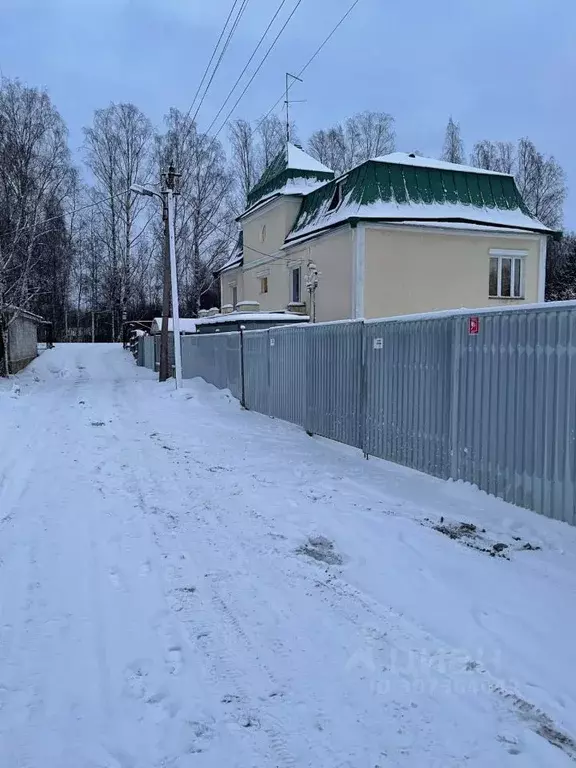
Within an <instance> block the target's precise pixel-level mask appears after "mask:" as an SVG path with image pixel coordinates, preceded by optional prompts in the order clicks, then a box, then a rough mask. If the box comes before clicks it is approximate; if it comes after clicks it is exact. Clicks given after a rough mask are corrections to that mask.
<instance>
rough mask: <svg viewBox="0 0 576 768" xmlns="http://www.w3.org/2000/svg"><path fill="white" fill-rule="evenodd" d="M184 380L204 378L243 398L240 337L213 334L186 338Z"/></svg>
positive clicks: (184, 341)
mask: <svg viewBox="0 0 576 768" xmlns="http://www.w3.org/2000/svg"><path fill="white" fill-rule="evenodd" d="M182 376H183V377H184V378H185V379H191V378H194V377H195V376H201V377H202V378H203V379H206V381H208V382H210V384H214V385H215V386H217V387H219V388H220V389H229V390H230V392H232V394H233V395H234V397H240V394H241V386H240V334H238V333H211V334H194V335H191V336H183V337H182Z"/></svg>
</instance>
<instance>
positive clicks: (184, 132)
mask: <svg viewBox="0 0 576 768" xmlns="http://www.w3.org/2000/svg"><path fill="white" fill-rule="evenodd" d="M157 162H158V168H159V169H165V168H166V167H167V166H168V165H169V164H170V163H173V164H174V165H175V166H176V168H177V169H178V170H179V171H180V172H181V174H182V176H181V179H180V192H181V194H180V196H178V197H177V198H176V233H175V234H176V255H177V261H178V273H179V278H180V283H181V297H182V309H183V310H184V311H185V312H186V313H187V314H190V315H192V316H196V315H197V314H198V311H199V309H200V302H201V297H202V295H203V293H204V292H205V291H206V290H207V288H208V287H209V286H210V285H211V283H212V282H213V277H212V272H213V270H215V269H216V268H217V267H218V266H220V265H221V263H222V261H223V260H224V259H225V258H227V255H228V253H229V251H230V240H232V239H233V233H234V231H235V225H234V216H233V213H232V203H231V196H232V192H233V179H232V174H231V173H230V171H229V168H228V166H227V163H226V157H225V155H224V151H223V149H222V145H221V144H220V142H218V141H214V139H212V138H210V137H209V136H207V135H206V134H203V133H200V132H198V130H197V128H196V125H195V124H194V123H193V122H192V121H191V119H190V118H189V117H186V116H184V115H183V114H182V113H181V112H180V111H178V110H177V109H172V110H170V113H169V114H168V115H167V117H166V132H165V134H164V135H162V136H160V137H158V139H157Z"/></svg>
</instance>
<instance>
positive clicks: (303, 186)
mask: <svg viewBox="0 0 576 768" xmlns="http://www.w3.org/2000/svg"><path fill="white" fill-rule="evenodd" d="M326 183H327V181H326V180H324V181H320V180H319V179H307V178H305V177H299V178H296V179H288V181H287V182H286V184H284V186H283V187H280V188H279V189H275V190H274V191H273V192H270V194H269V195H264V197H261V198H260V200H258V202H256V203H254V205H252V206H251V207H250V208H247V209H246V210H245V211H244V212H243V213H241V214H240V215H239V216H238V217H237V219H236V221H241V220H242V219H244V218H246V217H247V216H250V215H251V214H253V213H256V211H259V210H260V209H261V208H265V207H266V204H267V203H270V202H271V201H272V200H275V199H276V198H277V197H280V196H281V195H286V196H288V195H300V196H301V197H302V196H304V195H309V194H310V192H314V190H315V189H318V187H321V186H323V185H324V184H326ZM223 269H226V267H223Z"/></svg>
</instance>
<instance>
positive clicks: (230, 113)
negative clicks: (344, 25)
mask: <svg viewBox="0 0 576 768" xmlns="http://www.w3.org/2000/svg"><path fill="white" fill-rule="evenodd" d="M358 1H359V0H356V2H358ZM301 4H302V0H298V2H297V3H296V5H295V6H294V8H293V9H292V11H291V12H290V15H289V16H288V18H287V19H286V21H285V22H284V24H283V25H282V27H281V29H280V31H279V32H278V34H277V35H276V37H275V38H274V40H273V41H272V43H271V44H270V46H269V48H268V50H267V51H266V53H265V54H264V58H263V59H262V61H261V62H260V64H259V65H258V66H257V67H256V70H255V72H254V73H253V74H252V77H251V78H250V80H248V82H247V83H246V87H245V88H244V90H243V91H242V93H241V94H240V96H239V97H238V99H237V100H236V103H235V104H234V106H233V107H232V109H231V110H230V112H228V114H227V115H226V117H225V119H224V122H223V123H222V125H221V126H220V128H219V129H218V130H217V131H216V133H215V134H214V137H213V139H212V141H213V142H214V141H215V140H216V139H217V138H218V136H219V135H220V133H222V130H223V129H224V126H225V125H226V124H227V123H228V120H229V119H230V116H231V115H232V113H233V112H234V110H235V109H236V107H237V106H238V104H240V102H241V101H242V99H243V98H244V95H245V93H246V91H247V90H248V88H250V86H251V85H252V83H253V82H254V78H255V77H256V75H257V74H258V72H260V70H261V69H262V67H263V66H264V63H265V62H266V60H267V58H268V56H269V55H270V54H271V53H272V49H273V48H274V46H275V45H276V43H277V42H278V40H279V39H280V36H281V35H282V33H283V32H284V30H285V29H286V27H287V26H288V24H289V23H290V20H291V19H292V17H293V16H294V14H295V13H296V11H297V10H298V8H299V6H300V5H301Z"/></svg>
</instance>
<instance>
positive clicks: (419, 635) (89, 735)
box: [0, 345, 576, 768]
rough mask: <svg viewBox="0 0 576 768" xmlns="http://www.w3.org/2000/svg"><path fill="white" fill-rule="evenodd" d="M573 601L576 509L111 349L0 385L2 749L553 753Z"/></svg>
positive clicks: (288, 763)
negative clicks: (305, 422)
mask: <svg viewBox="0 0 576 768" xmlns="http://www.w3.org/2000/svg"><path fill="white" fill-rule="evenodd" d="M462 521H464V522H465V523H467V524H470V525H467V526H464V527H462V526H461V525H460V523H461V522H462ZM473 525H476V526H477V528H476V529H474V528H473ZM435 528H438V529H439V530H437V529H435ZM482 529H484V530H482ZM446 534H450V535H446ZM452 536H453V537H454V538H452ZM501 544H505V545H507V546H505V547H501V546H499V545H501ZM494 545H496V547H495V546H494ZM527 547H540V549H532V548H527ZM482 550H487V551H482ZM498 550H500V551H498ZM575 599H576V530H575V529H573V528H570V527H568V526H566V525H563V524H559V523H555V522H553V521H550V520H546V519H544V518H541V517H538V516H537V515H535V514H533V513H530V512H527V511H525V510H519V509H516V508H515V507H512V506H510V505H507V504H504V503H503V502H500V501H498V500H496V499H493V498H489V497H488V496H486V495H484V494H482V493H480V492H478V491H476V490H474V489H472V488H470V487H466V486H463V485H460V484H454V483H443V482H441V481H438V480H435V479H433V478H430V477H426V476H424V475H420V474H418V473H415V472H412V471H409V470H407V469H404V468H401V467H397V466H394V465H391V464H388V463H386V462H381V461H377V460H372V459H371V460H370V461H365V460H364V459H363V458H362V456H361V455H360V454H359V453H358V452H355V451H352V450H349V449H347V448H345V447H343V446H339V445H336V444H333V443H330V442H328V441H324V440H321V439H318V438H313V439H311V438H309V437H307V436H306V435H305V434H304V433H303V432H302V431H301V430H299V429H297V428H295V427H293V426H290V425H287V424H284V423H282V422H278V421H274V420H271V419H268V418H266V417H264V416H261V415H259V414H255V413H248V412H243V411H241V410H240V408H239V405H238V403H237V402H236V401H234V400H233V399H232V398H231V397H230V396H229V395H227V394H226V393H223V392H218V391H217V390H215V389H213V388H212V387H209V386H208V385H206V384H204V383H203V382H201V381H195V382H188V383H187V388H186V389H185V390H183V391H181V392H178V393H176V392H174V391H173V388H172V385H171V384H167V385H159V384H158V383H157V382H156V381H155V377H154V375H153V374H152V373H151V372H149V371H146V370H144V369H139V368H136V366H135V365H134V363H133V361H132V359H131V357H130V356H129V354H128V353H126V352H123V351H122V349H121V348H120V347H119V346H114V345H94V346H89V345H86V346H81V345H61V346H60V347H58V348H57V349H55V350H51V351H47V352H44V353H43V354H42V356H41V357H40V358H39V359H38V360H37V361H36V362H35V363H34V364H33V365H32V366H31V367H30V368H29V369H28V370H27V371H25V372H24V373H23V374H21V375H20V376H19V377H16V378H14V379H12V380H11V382H9V383H4V384H1V383H0V766H1V768H160V767H162V768H189V767H190V768H192V767H193V766H199V767H204V766H210V768H224V766H226V768H232V767H233V766H237V767H238V768H276V767H278V768H292V767H296V766H297V767H301V766H311V767H313V768H375V767H376V766H379V767H380V768H384V767H385V766H390V767H396V766H398V767H399V768H404V767H406V766H409V767H410V768H456V767H457V766H458V767H460V766H462V767H464V766H466V767H467V768H472V766H486V767H488V766H490V768H492V767H493V766H498V767H500V766H522V767H524V766H539V767H540V766H547V767H550V768H556V766H567V765H573V762H574V761H575V760H576V743H575V742H574V741H573V736H576V663H575V662H576V652H575V650H574V647H575V644H574V627H575V620H574V605H575V604H576V603H575Z"/></svg>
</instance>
